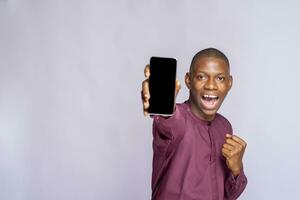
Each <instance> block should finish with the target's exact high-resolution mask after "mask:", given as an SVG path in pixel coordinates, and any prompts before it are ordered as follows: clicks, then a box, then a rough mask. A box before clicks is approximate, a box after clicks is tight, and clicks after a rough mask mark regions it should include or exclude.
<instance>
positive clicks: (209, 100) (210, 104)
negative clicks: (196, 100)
mask: <svg viewBox="0 0 300 200" xmlns="http://www.w3.org/2000/svg"><path fill="white" fill-rule="evenodd" d="M201 100H202V103H203V105H204V106H205V107H206V109H214V108H215V107H216V105H217V103H218V101H219V97H218V96H216V95H207V94H205V95H202V96H201Z"/></svg>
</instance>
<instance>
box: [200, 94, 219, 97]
mask: <svg viewBox="0 0 300 200" xmlns="http://www.w3.org/2000/svg"><path fill="white" fill-rule="evenodd" d="M203 96H204V97H205V98H218V97H217V96H214V95H207V94H205V95H203Z"/></svg>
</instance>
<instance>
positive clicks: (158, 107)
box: [148, 57, 177, 116]
mask: <svg viewBox="0 0 300 200" xmlns="http://www.w3.org/2000/svg"><path fill="white" fill-rule="evenodd" d="M176 70H177V60H176V58H163V57H151V58H150V77H149V92H150V99H149V108H148V113H149V114H151V115H162V116H172V114H173V113H174V109H175V82H176Z"/></svg>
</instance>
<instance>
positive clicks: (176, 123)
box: [142, 48, 247, 200]
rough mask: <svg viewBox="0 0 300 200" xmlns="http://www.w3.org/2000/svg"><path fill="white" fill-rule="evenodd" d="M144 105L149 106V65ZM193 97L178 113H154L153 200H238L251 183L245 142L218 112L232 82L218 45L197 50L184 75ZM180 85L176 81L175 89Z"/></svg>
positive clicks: (146, 71)
mask: <svg viewBox="0 0 300 200" xmlns="http://www.w3.org/2000/svg"><path fill="white" fill-rule="evenodd" d="M145 76H146V78H147V79H146V80H145V81H144V82H143V90H142V95H143V108H144V113H145V114H147V109H148V107H149V98H151V97H150V94H149V90H148V78H149V76H150V70H149V65H148V66H146V68H145ZM185 83H186V86H187V87H188V88H189V91H190V96H189V99H188V100H187V101H186V102H184V103H182V104H176V110H175V112H174V114H173V116H171V117H169V118H164V117H161V116H154V117H153V172H152V200H233V199H237V198H238V197H239V196H240V194H241V193H242V192H243V190H244V189H245V187H246V185H247V178H246V176H245V174H244V171H243V162H242V158H243V155H244V151H245V148H246V142H245V141H244V140H242V139H241V138H240V137H238V136H236V135H233V133H232V127H231V124H230V123H229V121H228V120H227V119H226V118H224V117H223V116H222V115H220V114H218V113H217V111H218V109H219V108H220V106H221V104H222V102H223V100H224V99H225V97H226V95H227V93H228V91H229V90H230V88H231V86H232V76H231V75H230V65H229V61H228V59H227V57H226V56H225V55H224V54H223V53H222V52H221V51H219V50H217V49H214V48H208V49H204V50H202V51H200V52H198V53H197V54H196V55H195V56H194V58H193V60H192V62H191V66H190V70H189V72H188V73H187V74H186V75H185ZM179 89H180V84H179V82H178V81H176V94H177V93H178V91H179Z"/></svg>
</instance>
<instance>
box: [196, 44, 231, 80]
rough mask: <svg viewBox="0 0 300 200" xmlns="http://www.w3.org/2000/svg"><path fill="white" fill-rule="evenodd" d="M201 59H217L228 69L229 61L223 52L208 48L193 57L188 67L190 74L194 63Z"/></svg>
mask: <svg viewBox="0 0 300 200" xmlns="http://www.w3.org/2000/svg"><path fill="white" fill-rule="evenodd" d="M203 57H213V58H219V59H222V60H224V61H225V63H226V64H227V65H228V67H229V66H230V64H229V60H228V58H227V57H226V55H225V54H224V53H223V52H221V51H220V50H218V49H216V48H212V47H210V48H207V49H203V50H201V51H199V52H198V53H196V54H195V55H194V57H193V59H192V62H191V66H190V74H191V73H192V72H193V71H194V66H195V63H196V61H197V60H198V59H200V58H203Z"/></svg>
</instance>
